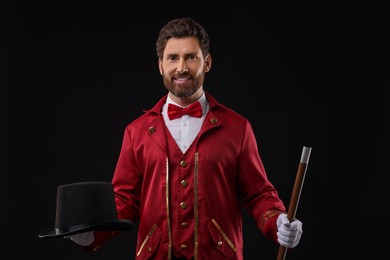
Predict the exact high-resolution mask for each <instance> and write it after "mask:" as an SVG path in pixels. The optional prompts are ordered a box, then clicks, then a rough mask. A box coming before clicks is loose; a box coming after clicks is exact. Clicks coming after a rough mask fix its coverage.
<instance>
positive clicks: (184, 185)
mask: <svg viewBox="0 0 390 260" xmlns="http://www.w3.org/2000/svg"><path fill="white" fill-rule="evenodd" d="M180 184H181V186H183V187H187V186H188V181H186V180H182V181H181V182H180Z"/></svg>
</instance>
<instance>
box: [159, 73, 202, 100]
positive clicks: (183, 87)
mask: <svg viewBox="0 0 390 260" xmlns="http://www.w3.org/2000/svg"><path fill="white" fill-rule="evenodd" d="M175 77H176V75H173V76H166V75H165V74H164V73H163V81H164V85H165V88H166V89H167V90H168V91H169V92H170V93H172V94H173V95H174V96H176V97H179V98H188V97H190V96H192V95H193V94H195V93H196V91H197V90H198V89H199V88H200V87H201V86H202V85H203V81H204V73H202V74H200V75H198V76H197V77H193V76H191V77H192V82H193V83H188V84H180V85H179V84H176V83H175V81H174V80H173V78H175Z"/></svg>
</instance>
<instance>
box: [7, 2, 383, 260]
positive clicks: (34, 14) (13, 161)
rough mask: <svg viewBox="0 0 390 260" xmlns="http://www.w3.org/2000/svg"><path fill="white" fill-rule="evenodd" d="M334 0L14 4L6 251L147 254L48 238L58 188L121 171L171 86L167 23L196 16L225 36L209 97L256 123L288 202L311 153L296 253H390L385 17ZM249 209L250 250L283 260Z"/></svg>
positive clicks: (127, 243)
mask: <svg viewBox="0 0 390 260" xmlns="http://www.w3.org/2000/svg"><path fill="white" fill-rule="evenodd" d="M324 3H325V1H324ZM324 3H321V2H316V4H308V3H304V4H303V3H301V4H300V3H296V2H295V1H294V4H292V3H289V1H284V2H280V1H279V2H277V1H267V4H264V3H258V4H257V6H256V7H254V6H244V5H242V6H240V5H239V4H227V3H223V4H222V3H220V4H219V3H218V2H217V3H215V4H216V6H217V8H215V9H211V8H210V7H209V6H207V5H206V6H203V5H200V3H196V2H194V3H192V4H191V5H187V6H181V5H176V4H174V3H166V4H167V5H166V6H165V7H164V8H161V7H157V6H153V5H150V6H148V5H142V4H138V5H136V4H132V3H131V2H128V3H125V4H124V3H116V2H111V1H109V2H107V3H102V2H96V3H94V2H91V3H79V2H76V1H75V2H66V1H55V3H54V1H53V3H52V2H39V1H38V2H37V1H2V2H1V4H0V23H1V27H0V28H1V38H0V39H1V41H0V44H1V45H0V51H1V52H0V54H1V56H0V66H1V67H0V69H1V70H0V71H1V77H0V85H1V92H0V93H1V100H0V101H1V102H0V103H1V107H0V111H1V131H2V133H1V136H0V138H1V139H0V141H1V146H0V147H1V155H2V156H1V158H2V159H1V160H2V163H1V169H0V170H1V182H0V191H1V196H0V200H1V211H0V218H1V219H0V225H1V237H2V242H1V244H0V248H1V251H0V255H1V257H6V258H5V259H30V258H34V259H95V260H97V259H113V258H114V257H115V258H122V259H134V254H135V243H136V241H135V235H136V230H132V231H126V232H123V233H121V234H120V235H119V236H118V237H116V238H113V239H112V240H110V241H109V242H107V244H106V245H105V246H104V247H103V248H101V250H100V251H98V252H95V253H85V252H84V251H82V250H81V248H79V247H78V246H76V245H75V244H74V243H73V242H71V241H69V240H65V239H59V238H58V239H57V238H54V239H40V238H38V236H37V235H38V233H39V232H40V231H42V230H44V229H47V228H51V227H53V226H54V218H55V196H56V189H57V186H59V185H61V184H66V183H73V182H79V181H91V180H101V181H110V180H111V177H112V173H113V170H114V167H115V164H116V159H117V156H118V153H119V149H120V144H121V140H122V134H123V131H124V128H125V126H126V125H127V124H128V123H129V122H130V121H131V120H133V119H135V118H136V117H138V116H139V115H141V114H142V113H143V112H142V110H143V109H146V108H150V107H151V106H153V105H154V103H155V102H156V101H157V100H158V99H159V98H160V97H161V96H162V95H163V94H165V89H164V87H163V85H162V80H161V77H160V75H159V72H158V66H157V56H156V53H155V45H154V44H155V41H156V39H157V36H158V32H159V29H160V28H161V27H162V26H163V25H164V24H165V23H166V22H167V21H168V20H170V19H171V18H174V17H179V16H187V15H189V16H192V17H193V18H195V19H196V20H198V21H199V22H200V23H201V24H202V25H203V26H204V27H205V29H206V30H207V32H208V33H209V35H210V38H211V54H212V57H213V67H212V69H211V71H210V72H209V73H208V74H207V75H206V82H205V85H204V88H205V90H207V91H209V92H210V93H211V94H212V95H214V97H215V98H216V99H217V100H218V101H220V102H221V103H223V104H225V105H227V106H229V107H231V108H232V109H234V110H236V111H237V112H239V113H241V114H242V115H244V116H246V117H247V118H249V119H250V120H251V122H252V124H253V128H254V131H255V134H256V136H257V137H258V144H259V149H260V154H261V156H262V158H263V162H264V164H265V167H266V169H267V172H268V175H269V178H270V179H271V181H272V182H273V183H274V185H275V186H276V188H277V189H278V190H279V193H280V196H281V197H282V199H283V200H284V201H285V202H286V204H287V205H288V203H289V200H290V194H291V192H292V187H293V183H294V179H295V174H296V171H297V166H298V162H299V159H300V155H301V151H302V147H303V146H310V147H312V153H311V157H310V161H309V165H308V168H307V174H306V178H305V182H304V186H303V189H302V193H301V198H300V202H299V207H298V211H297V215H296V217H297V218H299V219H300V220H301V221H302V222H303V228H304V234H303V237H302V239H301V242H300V244H299V246H298V247H296V248H294V249H293V250H290V251H288V253H287V257H286V258H287V259H335V258H337V259H383V257H384V256H385V255H386V254H387V251H388V250H387V249H388V243H389V234H390V232H389V231H390V230H389V224H388V221H389V217H390V215H389V213H388V205H389V200H388V199H389V188H390V180H389V158H390V156H389V155H390V154H389V145H390V142H389V135H388V133H389V130H390V129H389V111H390V109H389V101H390V99H389V90H388V88H389V85H388V82H387V79H385V77H384V74H385V73H387V70H385V68H384V63H385V62H384V61H385V59H384V55H385V48H384V47H385V40H384V38H385V35H386V34H388V31H385V25H384V22H385V21H384V20H385V16H384V11H383V7H382V6H380V5H379V4H376V3H375V2H372V1H366V2H364V3H358V2H352V1H351V2H349V3H344V2H336V1H335V2H334V3H332V2H326V4H324ZM341 3H344V4H341ZM169 4H171V6H169ZM183 4H184V3H183ZM187 4H188V3H187ZM385 80H386V81H385ZM244 214H245V215H244V218H245V219H244V221H245V225H244V237H245V246H244V250H245V252H244V254H245V258H246V259H275V258H276V254H277V246H276V245H275V244H273V243H272V242H270V241H268V240H265V239H264V237H263V236H262V234H261V233H260V231H259V230H258V229H257V228H256V226H255V225H254V221H253V220H252V219H251V218H249V217H248V216H247V215H246V213H245V212H244ZM202 260H203V259H202Z"/></svg>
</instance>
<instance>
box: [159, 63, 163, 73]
mask: <svg viewBox="0 0 390 260" xmlns="http://www.w3.org/2000/svg"><path fill="white" fill-rule="evenodd" d="M158 69H159V71H160V75H163V69H162V60H161V59H158Z"/></svg>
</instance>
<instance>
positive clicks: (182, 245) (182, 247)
mask: <svg viewBox="0 0 390 260" xmlns="http://www.w3.org/2000/svg"><path fill="white" fill-rule="evenodd" d="M187 247H188V246H187V245H186V244H181V245H180V248H181V250H185V249H187Z"/></svg>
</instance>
